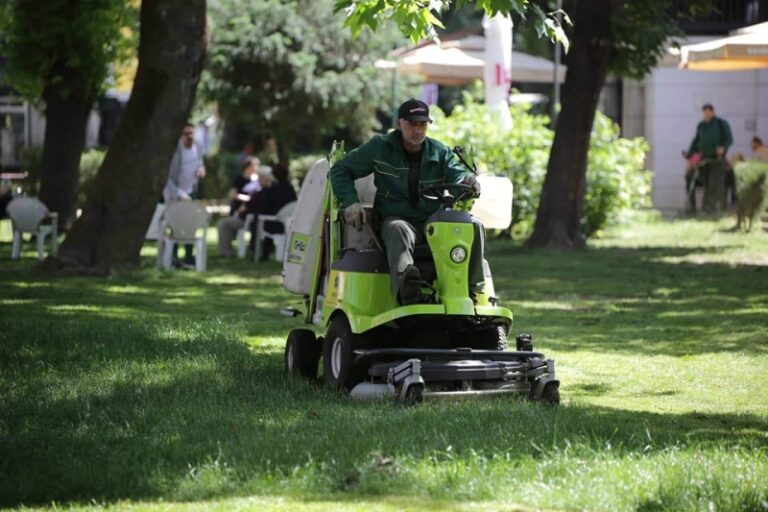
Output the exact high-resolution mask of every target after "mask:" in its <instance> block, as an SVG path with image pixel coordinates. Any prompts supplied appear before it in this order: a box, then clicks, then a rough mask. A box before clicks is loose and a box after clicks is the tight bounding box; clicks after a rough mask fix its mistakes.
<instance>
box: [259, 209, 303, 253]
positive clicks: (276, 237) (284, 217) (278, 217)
mask: <svg viewBox="0 0 768 512" xmlns="http://www.w3.org/2000/svg"><path fill="white" fill-rule="evenodd" d="M294 210H296V201H292V202H290V203H288V204H286V205H285V206H283V207H282V208H280V211H278V212H277V213H276V214H275V215H259V216H258V218H257V219H256V242H255V247H256V249H255V250H254V251H253V259H254V261H259V260H260V259H261V243H262V242H263V241H264V240H265V239H266V238H269V239H271V240H272V242H273V243H274V244H275V260H276V261H283V255H284V254H285V234H286V233H288V224H290V223H291V217H293V212H294ZM268 221H277V222H280V223H282V224H283V232H282V233H267V232H266V231H265V230H264V223H265V222H268Z"/></svg>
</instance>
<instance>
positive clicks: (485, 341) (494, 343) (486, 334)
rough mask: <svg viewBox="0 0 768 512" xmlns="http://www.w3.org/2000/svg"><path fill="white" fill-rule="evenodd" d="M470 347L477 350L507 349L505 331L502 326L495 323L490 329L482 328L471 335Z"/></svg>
mask: <svg viewBox="0 0 768 512" xmlns="http://www.w3.org/2000/svg"><path fill="white" fill-rule="evenodd" d="M473 338H474V342H473V343H472V348H475V349H479V350H507V348H508V344H507V331H506V330H505V329H504V327H503V326H501V325H497V326H494V327H491V328H490V329H483V330H482V331H478V332H476V333H475V334H474V335H473Z"/></svg>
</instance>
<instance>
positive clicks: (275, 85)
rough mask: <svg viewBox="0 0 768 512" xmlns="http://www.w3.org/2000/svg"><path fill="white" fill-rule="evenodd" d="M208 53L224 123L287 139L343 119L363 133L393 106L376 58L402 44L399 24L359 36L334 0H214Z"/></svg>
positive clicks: (208, 89)
mask: <svg viewBox="0 0 768 512" xmlns="http://www.w3.org/2000/svg"><path fill="white" fill-rule="evenodd" d="M209 13H210V25H211V27H210V28H211V30H210V33H211V40H210V45H209V61H208V65H207V69H206V72H205V74H204V78H203V83H202V87H201V91H202V93H203V94H204V95H205V97H206V99H208V100H209V101H213V102H215V103H216V104H217V105H218V109H219V113H220V114H221V116H222V118H223V120H224V122H225V123H228V124H232V123H236V124H239V125H241V126H243V127H245V128H246V129H247V131H250V132H251V133H265V132H269V133H272V134H274V135H275V136H277V138H278V142H279V143H280V146H281V147H288V146H289V145H290V144H291V141H292V140H294V139H295V138H296V137H297V136H299V134H301V135H302V136H303V137H308V138H317V137H319V136H321V135H322V134H326V133H329V132H331V131H333V130H334V129H335V128H336V127H338V126H344V127H345V128H346V129H347V130H348V131H349V133H351V134H352V135H353V136H357V137H359V136H361V135H362V134H364V133H366V132H367V131H369V130H370V129H371V128H373V127H374V125H375V112H376V110H377V108H378V109H383V110H386V105H387V102H388V101H389V99H390V98H389V97H390V95H391V92H390V90H389V87H390V83H389V80H387V79H386V78H383V77H382V75H381V72H380V71H379V70H377V69H375V68H374V62H375V61H376V59H378V58H381V57H384V56H385V55H386V54H387V52H388V51H389V50H391V49H393V48H395V47H396V46H398V45H400V44H403V43H404V42H405V39H404V38H403V37H402V36H400V35H399V34H398V33H397V31H381V32H379V33H377V34H373V33H371V32H368V33H365V34H361V35H360V37H358V38H353V37H352V36H351V34H350V33H349V31H347V30H344V29H343V27H342V23H343V22H342V20H341V19H340V18H339V17H338V16H334V15H333V0H312V1H307V0H300V1H285V0H266V1H263V2H250V1H248V0H218V1H216V2H211V5H210V9H209Z"/></svg>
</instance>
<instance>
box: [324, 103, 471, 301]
mask: <svg viewBox="0 0 768 512" xmlns="http://www.w3.org/2000/svg"><path fill="white" fill-rule="evenodd" d="M431 121H432V120H431V119H430V118H429V107H428V106H427V104H426V103H424V102H422V101H419V100H415V99H411V100H408V101H406V102H404V103H403V104H402V105H400V108H399V109H398V119H397V129H396V130H394V131H392V132H390V133H389V134H387V135H375V136H374V137H373V138H371V139H370V140H369V141H368V142H366V143H365V144H363V145H362V146H360V147H358V148H357V149H355V150H354V151H351V152H350V153H348V154H347V155H346V156H345V157H344V158H342V159H341V160H339V161H338V162H336V163H335V164H334V165H333V167H332V168H331V172H330V177H331V186H332V188H333V192H334V194H335V195H336V197H337V198H338V199H339V200H340V201H341V206H342V208H344V218H345V220H346V222H348V223H351V224H353V225H354V226H355V228H356V229H357V230H358V231H359V230H361V229H362V226H363V224H364V223H365V222H366V221H369V220H371V219H366V217H365V210H364V209H363V207H362V205H360V202H359V199H358V197H357V191H356V190H355V185H354V182H355V180H356V179H358V178H362V177H364V176H367V175H369V174H371V173H373V174H374V183H375V184H376V188H377V192H376V199H375V201H374V212H375V213H376V215H377V216H378V217H380V218H381V219H382V223H381V236H382V239H383V241H384V245H385V246H386V252H387V261H388V262H389V269H390V274H391V278H392V288H393V292H394V293H395V296H396V297H397V298H398V300H399V302H400V304H403V305H405V304H413V303H417V302H419V301H420V300H421V298H420V290H421V273H420V271H419V269H418V268H417V267H416V266H415V265H414V261H413V250H414V247H415V246H416V244H419V243H423V242H424V241H425V240H426V237H425V234H424V224H425V222H426V221H427V218H428V217H429V216H430V215H432V214H433V213H435V212H436V211H437V210H438V209H439V207H440V203H439V202H438V201H428V200H426V199H424V198H423V197H421V194H420V190H421V188H423V186H424V185H425V184H429V185H433V184H437V183H460V182H461V183H465V184H467V185H471V186H472V187H473V188H474V191H475V194H476V195H479V193H480V185H479V183H477V180H476V179H475V177H474V175H473V174H471V173H469V172H467V170H466V169H465V168H464V167H463V166H462V164H461V163H460V162H459V161H458V160H457V159H456V158H455V156H454V154H453V153H452V152H451V149H450V148H449V147H448V146H446V145H445V144H443V143H441V142H438V141H437V140H435V139H431V138H428V137H427V124H428V123H430V122H431ZM473 222H474V221H473ZM475 226H476V229H475V237H476V240H477V242H476V244H474V245H475V247H473V251H472V255H471V257H470V263H469V265H470V268H469V282H470V287H471V289H470V293H471V294H475V293H479V292H481V291H482V289H483V284H484V276H483V228H482V225H481V224H479V222H475Z"/></svg>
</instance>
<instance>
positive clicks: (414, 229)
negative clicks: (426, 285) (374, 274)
mask: <svg viewBox="0 0 768 512" xmlns="http://www.w3.org/2000/svg"><path fill="white" fill-rule="evenodd" d="M472 225H473V227H474V228H475V238H474V241H473V243H472V252H471V254H470V256H469V288H470V289H469V290H468V292H471V293H477V292H482V291H483V288H484V285H485V277H484V274H483V258H484V254H485V253H484V250H485V228H484V227H483V225H482V224H481V223H480V221H479V220H477V219H475V218H474V217H473V218H472ZM381 238H382V241H383V242H384V247H385V249H386V251H387V262H388V263H389V273H390V276H391V278H392V291H393V292H394V294H395V295H397V292H398V290H399V289H400V280H401V278H402V276H403V272H405V269H406V267H408V265H413V250H414V247H415V246H416V245H417V244H423V243H425V242H426V235H425V234H424V224H421V223H415V222H410V221H407V220H405V219H403V218H401V217H387V218H385V219H384V221H383V222H382V223H381Z"/></svg>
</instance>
